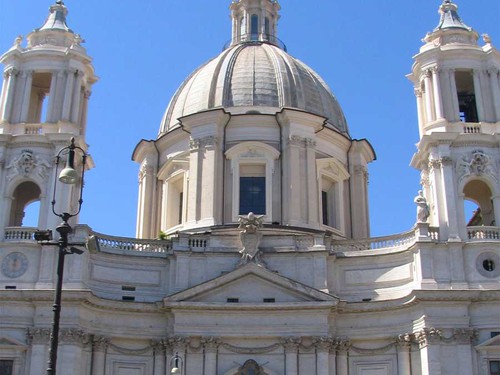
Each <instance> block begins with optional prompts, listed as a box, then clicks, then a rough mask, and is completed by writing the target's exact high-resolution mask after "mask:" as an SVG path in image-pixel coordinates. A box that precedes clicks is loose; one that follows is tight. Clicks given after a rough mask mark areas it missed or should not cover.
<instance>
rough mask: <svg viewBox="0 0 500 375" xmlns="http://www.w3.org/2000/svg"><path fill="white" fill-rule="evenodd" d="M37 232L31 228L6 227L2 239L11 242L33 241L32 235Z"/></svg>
mask: <svg viewBox="0 0 500 375" xmlns="http://www.w3.org/2000/svg"><path fill="white" fill-rule="evenodd" d="M37 230H38V229H37V228H31V227H7V228H5V233H4V239H5V241H12V242H19V241H34V240H35V237H34V234H35V231H37Z"/></svg>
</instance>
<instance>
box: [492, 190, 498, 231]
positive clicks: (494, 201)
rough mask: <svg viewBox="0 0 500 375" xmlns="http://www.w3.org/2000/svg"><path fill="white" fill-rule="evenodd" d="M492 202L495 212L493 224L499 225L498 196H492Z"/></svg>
mask: <svg viewBox="0 0 500 375" xmlns="http://www.w3.org/2000/svg"><path fill="white" fill-rule="evenodd" d="M491 200H492V201H493V210H494V211H495V224H496V225H497V226H498V225H500V195H494V196H492V197H491Z"/></svg>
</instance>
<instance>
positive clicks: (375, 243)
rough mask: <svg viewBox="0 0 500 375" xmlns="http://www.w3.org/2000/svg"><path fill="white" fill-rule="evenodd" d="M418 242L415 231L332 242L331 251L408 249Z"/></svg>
mask: <svg viewBox="0 0 500 375" xmlns="http://www.w3.org/2000/svg"><path fill="white" fill-rule="evenodd" d="M416 240H417V238H416V236H415V230H414V229H412V230H411V231H408V232H405V233H400V234H396V235H392V236H383V237H373V238H366V239H361V240H340V241H332V247H331V250H332V251H334V252H348V251H363V250H381V249H396V248H401V247H408V246H410V245H412V244H413V243H414V242H415V241H416Z"/></svg>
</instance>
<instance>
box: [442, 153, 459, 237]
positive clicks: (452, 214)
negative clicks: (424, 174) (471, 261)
mask: <svg viewBox="0 0 500 375" xmlns="http://www.w3.org/2000/svg"><path fill="white" fill-rule="evenodd" d="M440 162H441V166H442V173H443V180H442V186H441V188H442V189H443V191H444V194H445V197H446V199H445V204H446V214H447V215H446V216H447V221H448V238H449V239H455V240H458V239H460V235H459V231H458V220H457V218H458V214H457V209H458V207H457V199H456V184H455V180H454V176H453V160H452V159H451V158H450V157H448V156H443V157H441V159H440ZM461 209H462V208H461Z"/></svg>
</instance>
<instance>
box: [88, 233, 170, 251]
mask: <svg viewBox="0 0 500 375" xmlns="http://www.w3.org/2000/svg"><path fill="white" fill-rule="evenodd" d="M93 246H95V250H97V251H100V252H103V253H115V254H116V253H118V254H128V255H133V254H143V255H147V256H155V254H156V255H157V256H163V255H165V254H166V253H167V252H169V251H170V250H172V241H170V240H142V239H136V238H126V237H115V236H108V235H104V234H100V233H94V234H93V235H92V236H91V238H90V240H89V247H93Z"/></svg>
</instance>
